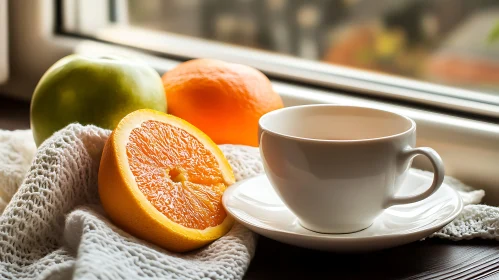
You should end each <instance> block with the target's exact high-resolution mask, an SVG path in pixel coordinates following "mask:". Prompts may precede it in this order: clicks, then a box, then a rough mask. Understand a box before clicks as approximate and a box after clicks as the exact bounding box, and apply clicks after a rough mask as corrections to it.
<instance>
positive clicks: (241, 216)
mask: <svg viewBox="0 0 499 280" xmlns="http://www.w3.org/2000/svg"><path fill="white" fill-rule="evenodd" d="M430 184H431V179H430V178H427V177H425V176H423V175H420V174H418V173H416V172H415V171H412V170H410V171H409V174H408V176H407V178H406V180H405V183H404V184H403V186H402V187H401V189H400V191H399V193H398V194H399V195H406V194H411V193H417V192H421V191H422V190H424V189H426V188H428V186H429V185H430ZM222 202H223V205H224V207H225V209H226V210H227V212H228V213H229V214H231V215H232V216H233V217H234V218H235V219H236V220H237V221H239V222H240V223H242V224H243V225H245V226H246V227H248V228H249V229H251V230H253V231H254V232H256V233H259V234H261V235H263V236H266V237H268V238H271V239H274V240H277V241H280V242H283V243H287V244H291V245H296V246H300V247H305V248H310V249H318V250H325V251H336V252H362V251H374V250H380V249H385V248H390V247H395V246H398V245H402V244H407V243H410V242H413V241H417V240H420V239H422V238H424V237H427V236H428V235H430V234H432V233H433V232H435V231H438V230H440V229H441V228H443V227H444V226H445V225H446V224H448V223H449V222H451V221H452V220H453V219H454V218H456V216H457V215H459V213H460V212H461V210H462V209H463V203H462V201H461V198H460V197H459V195H458V194H457V193H456V192H455V191H454V190H453V189H452V188H451V187H449V186H448V185H446V184H445V183H444V184H442V186H441V187H440V189H439V190H438V191H437V192H435V193H434V194H433V195H432V196H430V197H428V198H427V199H425V200H422V201H420V202H416V203H412V204H406V205H399V206H393V207H390V208H388V209H386V210H385V211H384V212H383V214H381V215H380V216H379V217H378V218H377V219H376V220H375V221H374V223H373V225H372V226H370V227H369V228H367V229H365V230H362V231H358V232H355V233H348V234H322V233H317V232H314V231H310V230H307V229H305V228H303V227H301V226H300V224H299V223H298V221H297V218H296V217H295V216H294V215H293V213H291V211H289V210H288V208H287V207H286V206H285V205H284V204H283V202H282V201H281V199H280V198H279V197H278V196H277V194H276V193H275V192H274V189H273V188H272V186H271V185H270V182H269V181H268V179H267V176H265V175H260V176H257V177H253V178H250V179H247V180H244V181H241V182H238V183H236V184H234V185H232V186H230V187H229V188H228V189H227V190H226V191H225V193H224V195H223V198H222Z"/></svg>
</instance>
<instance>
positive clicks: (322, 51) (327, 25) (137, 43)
mask: <svg viewBox="0 0 499 280" xmlns="http://www.w3.org/2000/svg"><path fill="white" fill-rule="evenodd" d="M58 5H59V11H60V13H59V14H60V17H61V19H60V20H59V22H60V25H59V26H58V30H59V32H62V33H65V34H73V35H78V36H84V37H90V38H96V39H100V40H103V41H108V42H114V43H118V44H122V45H126V46H132V47H136V48H141V49H146V50H149V51H154V52H155V53H157V54H160V55H164V56H175V57H177V58H178V57H180V58H182V59H189V58H194V57H217V58H221V59H225V60H232V61H235V62H242V63H245V64H249V65H252V66H254V67H257V68H260V69H261V70H262V71H264V72H265V73H267V74H268V75H271V76H273V77H277V78H281V79H286V80H292V81H298V82H302V83H303V82H304V83H307V84H310V85H317V86H326V87H332V88H335V89H341V90H345V91H351V92H354V93H355V94H368V95H372V96H377V97H382V98H392V99H397V100H404V101H410V102H414V103H422V104H425V105H429V106H439V107H444V108H446V109H453V110H460V111H467V112H471V113H475V114H481V115H486V116H493V117H496V118H499V111H498V107H497V106H498V105H499V40H498V41H497V42H493V41H492V40H489V38H491V35H490V34H492V32H493V28H494V26H495V25H497V24H499V23H498V22H499V2H498V1H497V0H481V1H474V0H401V1H398V0H375V1H372V0H371V1H368V0H331V1H323V0H314V1H303V0H172V1H161V0H148V1H139V0H128V1H127V0H110V1H100V0H86V1H81V0H63V1H58ZM193 42H196V43H195V44H192V43H193ZM359 70H360V71H359Z"/></svg>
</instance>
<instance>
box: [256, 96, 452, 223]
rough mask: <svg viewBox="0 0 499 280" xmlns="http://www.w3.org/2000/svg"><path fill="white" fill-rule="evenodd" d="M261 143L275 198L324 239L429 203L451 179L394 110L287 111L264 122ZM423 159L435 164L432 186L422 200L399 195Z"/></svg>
mask: <svg viewBox="0 0 499 280" xmlns="http://www.w3.org/2000/svg"><path fill="white" fill-rule="evenodd" d="M259 141H260V153H261V156H262V159H263V163H264V168H265V171H266V173H267V176H268V178H269V180H270V182H271V184H272V186H273V187H274V189H275V191H276V192H277V194H278V195H279V196H280V198H281V199H282V201H283V202H284V203H285V204H286V206H287V207H288V208H289V209H290V210H291V211H292V212H293V213H294V214H295V215H296V216H297V217H298V220H299V221H300V224H301V225H302V226H303V227H305V228H308V229H310V230H313V231H317V232H322V233H348V232H355V231H359V230H362V229H365V228H367V227H369V226H370V225H371V224H372V223H373V221H374V219H375V218H376V217H377V216H378V215H379V214H381V213H382V211H383V210H384V209H386V208H388V207H390V206H392V205H397V204H406V203H413V202H416V201H419V200H422V199H425V198H427V197H428V196H430V195H431V194H432V193H434V192H435V191H436V190H437V189H438V188H439V187H440V185H441V184H442V181H443V179H444V166H443V163H442V160H441V158H440V156H439V155H438V154H437V153H436V152H435V151H434V150H433V149H431V148H415V143H416V123H415V122H414V121H413V120H411V119H409V118H407V117H404V116H401V115H398V114H395V113H391V112H387V111H382V110H377V109H372V108H364V107H354V106H342V105H305V106H295V107H286V108H283V109H279V110H276V111H272V112H270V113H267V114H265V115H264V116H262V117H261V118H260V121H259ZM417 155H425V156H427V157H428V159H429V160H430V162H431V164H432V165H433V169H434V178H433V183H432V185H431V186H429V188H428V189H427V190H426V191H424V192H423V193H420V194H415V195H410V196H403V197H400V196H396V195H395V194H396V192H397V190H398V189H399V187H400V186H401V184H402V182H403V181H404V178H405V176H406V174H407V171H408V169H409V168H410V166H411V163H412V159H413V158H414V157H415V156H417Z"/></svg>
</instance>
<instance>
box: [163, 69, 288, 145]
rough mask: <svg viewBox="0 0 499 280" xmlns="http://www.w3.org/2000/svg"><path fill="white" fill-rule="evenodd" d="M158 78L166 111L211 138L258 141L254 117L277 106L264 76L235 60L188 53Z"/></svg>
mask: <svg viewBox="0 0 499 280" xmlns="http://www.w3.org/2000/svg"><path fill="white" fill-rule="evenodd" d="M162 79H163V85H164V88H165V94H166V98H167V100H168V108H167V110H168V113H170V114H172V115H175V116H177V117H180V118H182V119H184V120H186V121H188V122H189V123H191V124H193V125H194V126H196V127H197V128H199V129H201V130H202V131H203V132H204V133H206V134H207V135H208V136H209V137H210V138H211V139H212V140H213V141H214V142H215V143H217V144H242V145H249V146H258V120H259V119H260V117H261V116H262V115H264V114H265V113H268V112H270V111H273V110H276V109H279V108H282V107H283V103H282V100H281V97H280V96H279V95H278V94H277V93H276V92H275V91H274V90H273V89H272V84H271V83H270V81H269V79H268V78H267V77H266V76H265V75H264V74H263V73H262V72H260V71H258V70H256V69H254V68H252V67H249V66H245V65H241V64H235V63H228V62H224V61H220V60H215V59H194V60H190V61H187V62H184V63H181V64H179V65H178V66H176V67H175V68H174V69H172V70H170V71H168V72H166V73H165V74H164V75H163V77H162Z"/></svg>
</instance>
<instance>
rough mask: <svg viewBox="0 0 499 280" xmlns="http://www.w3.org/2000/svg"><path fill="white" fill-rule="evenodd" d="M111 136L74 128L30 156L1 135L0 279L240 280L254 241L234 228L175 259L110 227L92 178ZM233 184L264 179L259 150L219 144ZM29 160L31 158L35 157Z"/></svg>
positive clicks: (28, 145)
mask: <svg viewBox="0 0 499 280" xmlns="http://www.w3.org/2000/svg"><path fill="white" fill-rule="evenodd" d="M109 134H110V131H108V130H103V129H100V128H97V127H94V126H81V125H77V124H72V125H69V126H68V127H66V128H65V129H63V130H60V131H59V132H57V133H56V134H54V136H53V137H51V138H50V139H48V140H46V141H45V142H44V144H42V145H41V146H40V147H39V149H38V151H36V154H35V150H36V148H35V145H34V142H33V140H32V136H31V132H30V131H14V132H8V131H1V132H0V190H1V191H0V193H1V199H2V201H3V202H4V203H6V202H8V204H7V205H6V207H5V209H4V211H3V213H2V215H1V216H0V279H70V278H73V279H140V278H143V279H241V278H242V276H243V275H244V273H245V271H246V269H247V268H248V266H249V263H250V260H251V258H252V257H253V255H254V250H255V246H256V235H255V234H254V233H252V232H251V231H249V230H248V229H246V228H245V227H243V226H241V225H240V224H235V225H234V227H233V228H232V230H231V231H230V232H229V233H228V234H226V235H225V236H223V237H222V238H220V239H218V240H216V241H215V242H213V243H211V244H209V245H207V246H205V247H204V248H201V249H198V250H196V251H193V252H190V253H184V254H176V253H172V252H169V251H167V250H164V249H161V248H159V247H156V246H154V245H152V244H149V243H147V242H145V241H142V240H140V239H137V238H135V237H133V236H131V235H129V234H127V233H126V232H124V231H122V230H120V229H119V228H117V227H115V226H114V225H113V224H112V223H111V222H110V221H109V219H108V218H107V217H106V214H105V212H104V211H103V209H102V208H101V206H100V202H99V196H98V191H97V172H98V169H99V162H100V156H101V153H102V149H103V147H104V144H105V141H106V140H107V138H108V136H109ZM221 149H222V151H223V152H224V154H225V155H226V157H227V159H228V161H229V163H230V164H231V166H232V167H233V169H234V173H235V176H236V179H237V180H242V179H245V178H248V177H251V176H255V175H257V174H259V173H262V172H263V166H262V164H261V161H260V158H259V154H258V151H257V150H256V149H252V148H249V147H245V146H234V145H222V146H221ZM33 155H34V158H33Z"/></svg>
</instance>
